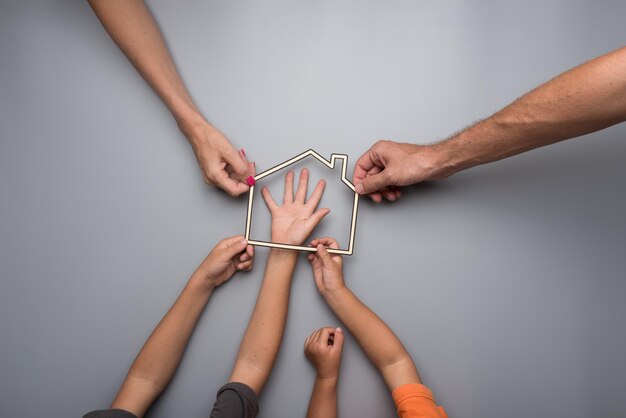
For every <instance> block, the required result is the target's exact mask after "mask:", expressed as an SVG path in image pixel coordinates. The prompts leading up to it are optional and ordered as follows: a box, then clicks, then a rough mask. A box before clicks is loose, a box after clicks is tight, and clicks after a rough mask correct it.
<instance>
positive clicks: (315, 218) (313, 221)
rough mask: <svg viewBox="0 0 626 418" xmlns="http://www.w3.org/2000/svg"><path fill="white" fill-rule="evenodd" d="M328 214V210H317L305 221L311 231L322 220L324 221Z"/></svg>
mask: <svg viewBox="0 0 626 418" xmlns="http://www.w3.org/2000/svg"><path fill="white" fill-rule="evenodd" d="M329 213H330V209H328V208H323V209H319V210H317V211H315V213H313V215H311V216H309V218H308V219H307V220H306V222H307V224H308V226H309V227H310V228H311V229H313V228H315V227H316V226H317V224H319V223H320V222H321V220H322V219H324V216H326V215H328V214H329Z"/></svg>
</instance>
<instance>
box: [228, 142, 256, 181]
mask: <svg viewBox="0 0 626 418" xmlns="http://www.w3.org/2000/svg"><path fill="white" fill-rule="evenodd" d="M224 160H225V161H226V162H227V163H228V165H230V166H231V167H232V169H233V171H234V172H235V175H236V177H237V179H238V180H239V181H241V182H242V183H246V184H247V183H248V178H249V177H251V176H252V175H253V171H252V169H251V167H250V165H249V164H248V161H247V160H245V159H244V157H242V156H241V155H239V153H237V152H236V151H235V150H234V149H231V150H228V152H226V153H225V154H224Z"/></svg>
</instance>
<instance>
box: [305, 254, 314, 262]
mask: <svg viewBox="0 0 626 418" xmlns="http://www.w3.org/2000/svg"><path fill="white" fill-rule="evenodd" d="M306 258H307V259H308V260H309V261H313V260H315V255H314V254H311V253H309V254H307V256H306Z"/></svg>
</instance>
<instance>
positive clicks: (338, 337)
mask: <svg viewBox="0 0 626 418" xmlns="http://www.w3.org/2000/svg"><path fill="white" fill-rule="evenodd" d="M343 339H344V335H343V330H342V329H341V328H339V327H337V328H335V340H334V341H333V349H334V350H339V351H341V350H342V349H343Z"/></svg>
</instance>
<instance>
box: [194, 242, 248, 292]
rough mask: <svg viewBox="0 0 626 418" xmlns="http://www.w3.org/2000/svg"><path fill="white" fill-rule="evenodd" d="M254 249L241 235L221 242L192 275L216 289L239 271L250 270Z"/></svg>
mask: <svg viewBox="0 0 626 418" xmlns="http://www.w3.org/2000/svg"><path fill="white" fill-rule="evenodd" d="M253 259H254V247H253V246H252V245H248V241H246V239H245V238H244V236H243V235H236V236H234V237H230V238H226V239H223V240H221V241H220V242H219V243H218V244H217V245H216V246H215V248H213V250H212V251H211V252H210V253H209V255H208V256H207V257H206V258H205V259H204V261H203V262H202V264H200V266H199V267H198V269H197V270H196V272H195V273H194V275H199V276H200V277H202V278H203V279H204V280H206V283H207V284H209V285H210V286H212V287H217V286H219V285H221V284H222V283H224V282H225V281H226V280H228V279H230V278H231V277H232V276H233V274H235V273H236V272H237V271H240V270H246V271H248V270H251V269H252V261H253Z"/></svg>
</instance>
